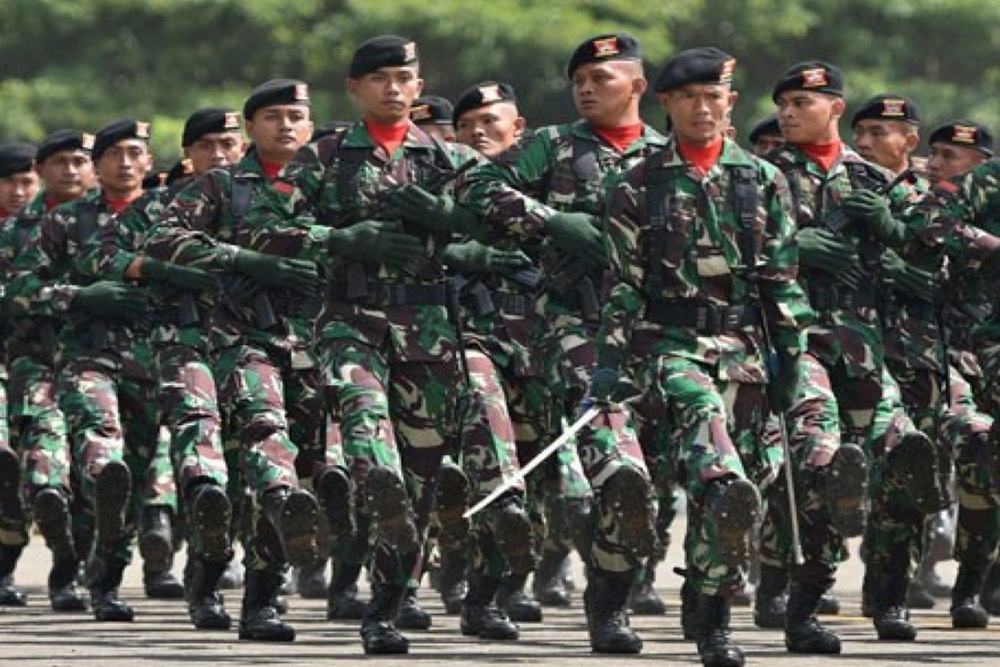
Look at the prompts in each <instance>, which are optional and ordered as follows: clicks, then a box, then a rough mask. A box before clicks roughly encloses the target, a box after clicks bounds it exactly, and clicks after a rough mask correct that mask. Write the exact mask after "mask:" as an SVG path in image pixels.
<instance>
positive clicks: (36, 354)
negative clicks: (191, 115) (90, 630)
mask: <svg viewBox="0 0 1000 667" xmlns="http://www.w3.org/2000/svg"><path fill="white" fill-rule="evenodd" d="M93 145H94V135H92V134H87V133H84V132H80V131H78V130H59V131H57V132H54V133H52V134H51V135H49V136H47V137H46V138H45V139H44V140H43V141H42V143H41V144H40V145H39V147H38V153H37V155H36V156H35V169H36V171H37V172H38V173H39V175H40V177H41V180H42V184H43V186H44V187H43V189H42V191H41V192H39V193H38V195H36V196H35V198H34V199H33V200H32V201H31V203H29V204H28V205H27V206H26V207H25V208H24V209H23V210H22V211H21V213H20V214H19V215H18V216H17V217H16V218H13V219H11V220H10V221H9V224H6V225H5V226H4V228H3V231H2V232H0V234H2V240H0V249H2V250H0V252H3V254H4V262H5V264H6V266H5V268H4V275H9V273H10V270H11V264H12V263H13V261H14V260H15V259H16V257H17V256H18V255H19V254H20V253H21V252H22V250H23V249H24V248H25V247H26V246H27V245H28V243H29V240H30V241H32V242H36V241H37V235H38V233H39V230H40V224H39V222H40V220H41V218H42V216H43V215H45V213H46V212H47V211H50V210H52V209H53V208H55V207H56V206H60V205H62V204H65V203H67V202H70V201H73V200H75V199H77V198H79V197H81V196H83V195H84V194H85V193H86V192H87V191H88V190H89V189H90V188H91V187H92V185H93V183H94V166H93V162H92V161H91V158H90V151H91V149H92V148H93ZM59 326H60V321H59V320H58V319H56V318H24V317H22V318H13V321H12V324H11V327H12V331H11V333H10V335H9V336H8V338H7V356H8V359H9V361H10V374H11V414H10V418H11V427H12V430H13V432H14V437H15V441H16V443H17V447H18V450H19V451H20V452H21V455H22V459H23V461H24V486H23V494H22V495H23V498H24V500H25V502H26V503H27V505H28V506H29V507H31V508H32V509H33V514H34V519H35V521H36V523H37V525H38V528H39V531H40V532H41V533H42V536H43V537H44V538H45V542H46V544H47V545H48V547H49V549H50V550H51V551H52V559H53V560H52V569H51V570H50V571H49V578H48V588H49V601H50V603H51V605H52V609H53V610H55V611H85V610H86V608H87V600H86V598H85V597H84V596H83V595H81V594H80V592H79V591H78V590H77V588H76V582H75V579H76V575H77V572H78V571H79V566H80V562H81V561H82V560H83V559H84V558H86V556H87V554H88V552H89V546H90V532H91V531H92V529H93V525H92V515H91V514H89V513H88V512H87V511H85V505H84V503H83V501H82V498H81V497H80V494H79V488H78V483H77V480H76V476H75V475H74V474H73V473H72V470H71V459H72V454H71V451H70V445H69V441H68V439H67V434H66V420H65V417H64V415H63V412H62V410H61V409H60V407H59V401H58V389H57V381H56V369H55V354H56V349H55V348H56V340H57V337H58V328H59Z"/></svg>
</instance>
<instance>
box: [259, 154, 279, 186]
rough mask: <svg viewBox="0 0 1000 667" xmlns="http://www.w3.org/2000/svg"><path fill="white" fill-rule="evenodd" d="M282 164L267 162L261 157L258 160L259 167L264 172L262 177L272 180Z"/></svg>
mask: <svg viewBox="0 0 1000 667" xmlns="http://www.w3.org/2000/svg"><path fill="white" fill-rule="evenodd" d="M284 166H285V165H283V164H281V163H280V162H268V161H267V160H264V159H263V158H261V160H260V168H261V170H263V172H264V178H266V179H267V180H269V181H273V180H274V179H276V178H277V177H278V172H280V171H281V168H282V167H284Z"/></svg>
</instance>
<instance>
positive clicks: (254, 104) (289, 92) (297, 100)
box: [243, 79, 309, 120]
mask: <svg viewBox="0 0 1000 667" xmlns="http://www.w3.org/2000/svg"><path fill="white" fill-rule="evenodd" d="M286 104H287V105H296V106H302V107H307V106H309V86H308V85H307V84H305V83H303V82H302V81H298V80H297V79H272V80H270V81H265V82H264V83H262V84H260V85H259V86H257V87H256V88H254V89H253V90H251V91H250V96H249V97H248V98H247V101H246V102H244V103H243V118H244V119H245V120H253V115H254V114H255V113H257V111H259V110H260V109H263V108H264V107H273V106H278V105H286Z"/></svg>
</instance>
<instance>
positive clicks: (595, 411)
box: [462, 405, 601, 519]
mask: <svg viewBox="0 0 1000 667" xmlns="http://www.w3.org/2000/svg"><path fill="white" fill-rule="evenodd" d="M599 414H601V408H599V407H598V406H596V405H592V406H591V407H590V408H588V409H587V411H586V412H584V413H583V414H582V415H581V416H580V418H579V419H577V420H576V421H575V422H573V423H572V424H571V425H570V426H569V428H566V429H565V430H563V432H562V434H560V436H559V437H558V438H556V439H555V440H553V441H552V442H551V443H550V444H549V445H548V446H547V447H546V448H545V449H543V450H542V451H540V452H538V455H537V456H535V458H533V459H531V460H530V461H528V462H527V463H526V464H525V465H523V466H521V469H520V470H518V471H517V473H516V474H515V475H514V476H513V477H511V478H510V479H508V480H507V481H506V482H504V483H503V484H501V485H500V486H498V487H497V488H495V489H493V491H491V492H490V494H489V495H487V496H486V497H485V498H483V499H482V500H480V501H479V502H478V503H476V504H475V505H473V506H472V507H470V508H469V509H468V510H467V511H466V512H465V514H463V515H462V516H463V517H464V518H466V519H468V518H470V517H472V516H474V515H476V514H478V513H479V512H481V511H482V510H484V509H485V508H486V507H487V506H488V505H489V504H490V503H492V502H493V501H494V500H496V499H497V498H499V497H500V496H502V495H503V494H504V493H506V492H507V491H509V490H510V489H512V488H514V487H515V486H516V485H517V484H518V483H519V482H520V481H521V480H522V479H524V478H525V477H527V476H528V474H529V473H530V472H531V471H532V470H534V469H535V468H537V467H538V466H540V465H541V464H542V463H544V462H545V459H547V458H549V457H550V456H551V455H552V453H553V452H555V451H556V450H557V449H559V448H560V447H562V446H563V445H564V444H566V442H568V441H569V439H570V438H572V437H573V436H574V435H576V434H577V432H578V431H579V430H580V429H581V428H583V427H584V426H586V425H587V424H589V423H590V421H591V420H592V419H593V418H594V417H596V416H598V415H599Z"/></svg>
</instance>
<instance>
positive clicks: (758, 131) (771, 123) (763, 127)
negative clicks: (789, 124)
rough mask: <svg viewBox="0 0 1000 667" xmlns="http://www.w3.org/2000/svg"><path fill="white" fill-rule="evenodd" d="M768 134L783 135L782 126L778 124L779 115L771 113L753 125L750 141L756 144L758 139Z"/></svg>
mask: <svg viewBox="0 0 1000 667" xmlns="http://www.w3.org/2000/svg"><path fill="white" fill-rule="evenodd" d="M766 136H774V137H780V136H781V127H779V126H778V117H777V116H776V115H774V114H771V115H770V116H768V117H767V118H765V119H764V120H762V121H760V122H759V123H757V124H756V125H754V126H753V129H752V130H750V143H751V144H755V143H757V140H758V139H760V138H761V137H766Z"/></svg>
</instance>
